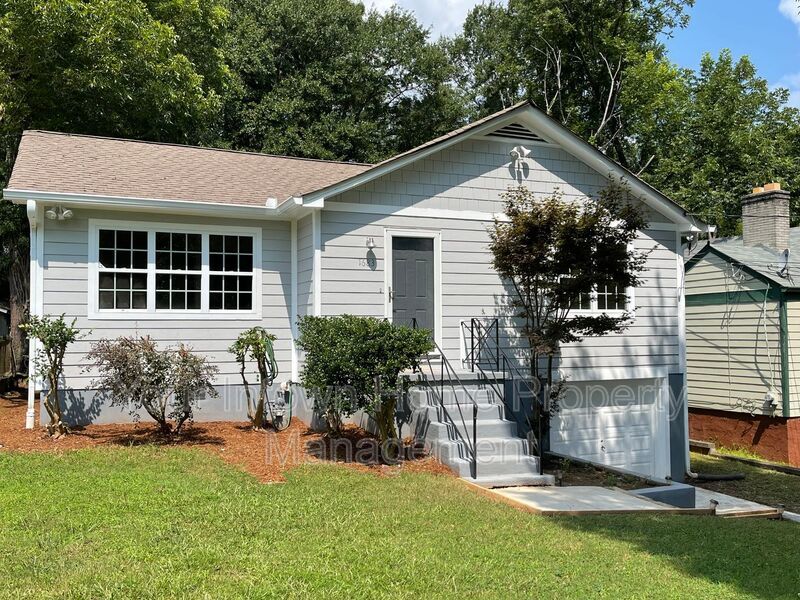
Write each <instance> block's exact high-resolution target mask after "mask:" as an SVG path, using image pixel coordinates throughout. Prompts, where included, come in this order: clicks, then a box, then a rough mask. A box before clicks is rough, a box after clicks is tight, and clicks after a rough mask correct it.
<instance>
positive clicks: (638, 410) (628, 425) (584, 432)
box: [550, 379, 669, 478]
mask: <svg viewBox="0 0 800 600" xmlns="http://www.w3.org/2000/svg"><path fill="white" fill-rule="evenodd" d="M661 396H662V380H661V379H641V380H625V381H613V382H607V381H606V382H601V381H596V382H575V383H570V384H568V386H567V391H566V394H565V396H564V398H563V399H562V401H561V408H560V411H559V412H558V414H557V415H556V416H554V417H553V420H552V427H551V430H550V448H551V450H552V451H553V452H556V453H558V454H563V455H566V456H573V457H575V458H580V459H583V460H587V461H590V462H593V463H598V464H601V465H608V466H611V467H616V468H618V469H624V470H626V471H631V472H633V473H637V474H641V475H645V476H647V477H656V478H663V477H665V476H666V475H667V474H668V459H669V456H668V455H669V439H668V433H667V431H668V430H667V429H665V427H663V424H665V423H666V414H665V413H664V412H663V411H662V410H661V406H662V402H661Z"/></svg>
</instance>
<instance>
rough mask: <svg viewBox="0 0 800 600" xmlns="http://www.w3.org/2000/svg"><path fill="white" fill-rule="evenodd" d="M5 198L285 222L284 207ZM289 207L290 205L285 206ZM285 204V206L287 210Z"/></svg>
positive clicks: (30, 194)
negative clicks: (270, 219) (281, 215)
mask: <svg viewBox="0 0 800 600" xmlns="http://www.w3.org/2000/svg"><path fill="white" fill-rule="evenodd" d="M3 195H4V197H5V198H7V199H9V200H11V201H13V202H16V203H21V202H22V201H24V200H38V201H42V202H44V203H49V202H53V203H59V204H69V205H77V206H82V205H89V206H91V207H93V208H106V209H124V210H129V211H133V212H150V213H151V212H169V213H176V212H177V213H182V214H192V215H200V216H203V215H205V216H226V217H231V218H235V217H251V218H252V217H261V218H263V219H268V218H270V217H272V218H281V217H280V215H279V209H280V206H279V207H278V208H276V209H270V208H268V207H267V201H266V200H265V201H264V206H255V205H250V204H225V203H222V202H200V201H193V200H172V199H168V198H139V197H135V196H105V195H102V194H75V193H71V192H41V191H37V190H19V189H13V188H8V189H6V190H4V191H3ZM283 204H286V203H283ZM283 204H281V206H283Z"/></svg>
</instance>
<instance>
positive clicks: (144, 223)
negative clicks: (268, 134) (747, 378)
mask: <svg viewBox="0 0 800 600" xmlns="http://www.w3.org/2000/svg"><path fill="white" fill-rule="evenodd" d="M612 181H616V182H620V181H623V182H624V183H625V185H626V186H627V187H628V189H629V190H630V192H631V194H632V197H633V198H634V201H635V202H638V203H640V205H641V207H642V209H643V210H644V211H645V214H646V215H647V218H648V221H649V225H648V227H647V229H646V230H644V231H642V232H641V234H640V236H639V238H638V240H637V241H636V245H637V247H639V248H641V249H644V250H648V251H650V253H649V255H648V259H647V261H648V262H647V271H646V272H645V273H644V279H643V283H642V285H641V286H640V287H638V288H637V289H635V290H633V289H630V290H621V291H620V290H611V289H607V290H601V291H595V293H593V294H592V297H591V299H590V302H589V303H588V305H587V306H586V307H585V310H589V311H593V312H603V311H614V310H617V311H620V310H623V309H624V308H626V307H628V308H631V309H632V310H634V312H635V319H634V321H633V323H632V325H631V327H630V328H629V329H627V330H626V331H625V332H624V333H621V334H614V335H608V336H604V337H598V338H591V339H586V340H585V341H584V342H582V343H580V344H574V345H571V346H568V347H565V348H564V350H563V356H562V357H561V361H560V372H561V374H562V376H563V377H566V378H568V379H569V382H570V388H569V389H570V394H569V398H570V400H569V401H568V402H565V403H564V406H563V407H562V410H561V412H560V413H559V414H558V415H557V416H556V417H555V419H554V422H553V427H552V432H551V443H550V446H551V449H553V450H554V451H556V452H559V453H562V454H566V455H572V456H576V457H582V458H585V459H587V460H591V461H594V462H598V463H603V464H608V465H612V466H615V467H619V468H623V469H627V470H630V471H635V472H638V473H644V474H646V475H648V476H652V477H654V478H666V477H670V476H671V477H673V478H676V479H680V478H681V477H682V476H683V474H684V473H685V471H686V468H687V462H686V460H687V453H688V439H687V435H686V416H685V408H686V407H685V402H684V400H683V389H684V377H685V367H684V364H685V359H684V335H683V331H684V329H683V297H682V274H683V259H682V253H681V236H682V234H685V233H686V232H688V231H690V230H692V229H693V227H695V223H694V222H693V219H692V218H691V217H690V216H689V215H687V213H686V212H685V211H684V210H683V209H682V208H681V207H680V206H678V205H677V204H675V203H674V202H672V201H671V200H670V199H668V198H666V197H665V196H664V195H663V194H661V193H659V192H658V191H657V190H655V189H653V188H652V187H650V186H648V185H647V184H645V183H644V182H642V181H641V180H639V179H638V178H637V177H635V176H633V175H632V174H631V173H629V172H627V171H625V170H624V169H623V168H622V167H620V166H619V165H618V164H616V163H615V162H614V161H612V160H610V159H609V158H608V157H606V156H605V155H604V154H602V153H601V152H599V151H598V150H597V149H595V148H594V147H593V146H591V145H590V144H588V143H587V142H585V141H584V140H582V139H580V138H579V137H577V136H575V135H574V134H573V133H571V132H570V131H569V130H567V129H566V128H564V127H563V126H562V125H560V124H559V123H557V122H556V121H554V120H552V119H551V118H549V117H548V116H547V115H546V114H545V113H543V112H542V111H540V110H539V109H537V108H536V107H534V106H533V105H531V104H530V103H528V102H523V103H520V104H517V105H515V106H512V107H510V108H508V109H507V110H503V111H501V112H498V113H496V114H493V115H491V116H489V117H487V118H484V119H482V120H479V121H477V122H474V123H472V124H470V125H468V126H465V127H463V128H461V129H458V130H456V131H453V132H451V133H449V134H447V135H444V136H442V137H440V138H437V139H434V140H432V141H430V142H428V143H425V144H423V145H421V146H419V147H417V148H414V149H412V150H410V151H408V152H405V153H403V154H400V155H398V156H394V157H392V158H390V159H388V160H386V161H384V162H381V163H379V164H374V165H368V164H356V163H346V162H333V161H323V160H309V159H300V158H291V157H285V156H269V155H265V154H257V153H248V152H235V151H230V150H219V149H211V148H198V147H189V146H181V145H174V144H161V143H150V142H142V141H133V140H125V139H111V138H103V137H92V136H85V135H70V134H63V133H54V132H46V131H26V132H25V133H24V135H23V137H22V141H21V144H20V148H19V154H18V157H17V160H16V163H15V165H14V169H13V173H12V175H11V178H10V181H9V183H8V188H7V189H6V190H5V191H4V194H5V198H6V199H10V200H12V201H13V202H16V203H21V204H25V205H26V206H27V212H28V218H29V221H30V228H31V240H32V243H31V292H32V293H31V299H32V300H31V310H32V312H33V313H34V314H54V315H58V314H62V313H64V314H66V316H67V318H73V317H74V318H77V326H78V327H80V328H81V329H83V330H85V331H90V332H91V333H90V335H88V337H86V338H84V339H82V340H81V341H79V342H78V343H76V344H74V346H73V347H71V349H70V351H69V354H68V356H67V357H66V366H65V368H66V374H65V387H66V392H65V393H66V401H67V405H68V408H67V413H66V414H67V416H68V418H70V419H73V420H75V421H79V422H88V421H93V422H109V421H119V420H121V419H124V418H125V417H126V415H125V414H123V413H120V412H119V410H118V409H111V408H109V407H108V406H107V405H105V404H104V403H103V402H102V401H100V400H98V399H97V397H96V395H95V393H94V391H93V390H92V374H91V373H87V372H85V371H84V370H83V368H82V367H83V363H84V356H85V354H86V352H87V351H88V349H89V346H90V344H91V343H92V341H93V340H97V339H99V338H103V337H115V336H119V335H122V334H148V335H150V336H152V337H153V338H154V339H155V340H156V341H157V342H159V343H161V344H162V345H170V344H177V343H179V342H186V343H188V344H189V345H191V346H192V347H193V349H194V350H195V351H198V352H200V353H203V354H205V355H206V356H208V357H209V359H210V360H211V361H212V362H214V363H215V364H216V365H218V366H219V368H220V374H219V377H218V380H217V383H218V387H219V389H220V391H221V395H222V401H218V402H216V403H215V404H213V405H212V404H207V405H203V407H202V410H201V411H200V413H199V414H198V418H201V419H221V418H229V419H237V420H241V419H242V418H243V416H244V401H243V399H242V394H241V389H240V385H239V383H240V382H239V374H238V371H237V366H236V364H235V363H234V360H233V357H232V356H231V355H230V354H229V353H228V352H227V348H228V346H229V345H230V343H231V342H232V340H233V339H234V338H235V337H236V335H237V334H238V333H239V332H241V331H242V330H243V329H245V328H248V327H252V326H254V325H262V326H264V327H266V328H267V329H268V330H269V331H271V332H273V333H274V334H275V335H277V338H278V340H277V343H276V352H277V359H278V361H279V365H280V369H281V373H282V374H283V375H282V377H283V378H285V379H290V380H292V381H295V382H296V381H297V380H298V373H299V370H300V367H301V363H302V356H301V355H300V353H299V352H298V348H297V347H296V345H295V339H296V336H297V329H296V317H297V316H302V315H335V314H341V313H351V314H358V315H370V316H374V317H380V318H387V319H391V320H393V321H403V322H409V321H410V320H411V319H412V318H414V319H416V322H417V324H418V325H419V326H422V327H428V328H430V329H431V330H432V331H433V334H434V337H435V340H436V342H437V343H438V345H439V347H440V348H441V352H442V354H443V356H444V359H446V360H448V361H450V362H451V363H452V364H454V365H462V366H463V362H462V361H464V360H465V346H466V345H467V344H465V341H464V335H465V333H464V324H465V323H469V322H470V320H471V319H473V318H479V319H482V320H484V321H491V320H492V319H495V318H498V319H504V321H503V323H504V324H505V323H507V322H508V321H509V320H511V318H510V317H509V314H508V308H507V302H506V300H507V297H506V293H505V288H504V286H503V283H502V282H501V281H500V279H499V277H498V276H497V274H496V273H495V272H494V270H493V268H492V264H491V253H490V252H489V249H488V241H489V235H488V227H489V226H490V225H491V224H492V222H493V219H494V218H495V216H496V215H500V214H501V213H502V211H503V201H502V199H501V194H502V193H503V192H505V191H507V190H508V188H509V187H511V186H517V185H525V186H528V188H529V189H531V190H532V191H533V192H534V193H536V194H541V195H549V194H552V193H554V192H555V191H556V190H560V192H561V193H562V194H563V196H564V198H566V199H577V200H586V199H587V198H592V197H596V196H597V194H598V193H599V192H600V191H601V190H602V189H603V188H605V187H607V186H608V185H609V184H610V182H612ZM502 329H503V332H504V335H505V336H507V337H513V336H514V335H515V334H514V329H513V327H506V326H505V325H504V326H503V328H502ZM29 419H30V423H29V424H30V425H32V419H33V412H32V411H30V412H29ZM495 420H497V419H495V418H494V417H493V419H492V422H494V421H495ZM494 425H497V426H498V427H495V429H492V430H491V431H494V432H495V433H493V434H492V435H494V436H498V435H501V434H500V433H497V432H498V431H500V429H502V428H500V427H499V425H501V423H494ZM487 431H489V430H488V429H487ZM487 435H488V434H487ZM503 435H505V434H503Z"/></svg>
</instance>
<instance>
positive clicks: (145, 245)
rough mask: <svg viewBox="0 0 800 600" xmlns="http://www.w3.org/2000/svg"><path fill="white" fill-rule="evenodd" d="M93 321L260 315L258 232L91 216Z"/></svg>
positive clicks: (221, 317)
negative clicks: (125, 220) (94, 217)
mask: <svg viewBox="0 0 800 600" xmlns="http://www.w3.org/2000/svg"><path fill="white" fill-rule="evenodd" d="M88 262H89V277H88V279H89V303H88V304H89V307H88V308H89V311H88V316H89V318H94V319H115V318H127V317H131V318H136V319H191V318H197V316H198V315H209V316H211V317H213V318H220V319H245V320H250V319H260V318H261V297H260V293H259V290H260V289H261V229H260V228H256V227H230V226H218V225H214V226H211V225H181V224H174V223H151V222H145V221H142V222H124V221H110V220H104V219H90V221H89V256H88Z"/></svg>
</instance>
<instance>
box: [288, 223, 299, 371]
mask: <svg viewBox="0 0 800 600" xmlns="http://www.w3.org/2000/svg"><path fill="white" fill-rule="evenodd" d="M291 244H292V248H291V257H292V258H291V264H292V267H291V268H292V284H291V285H292V294H291V298H292V300H291V302H292V305H291V307H290V310H289V330H290V331H291V332H292V381H298V380H299V379H300V355H299V349H298V348H297V285H298V281H297V221H292V223H291Z"/></svg>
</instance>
